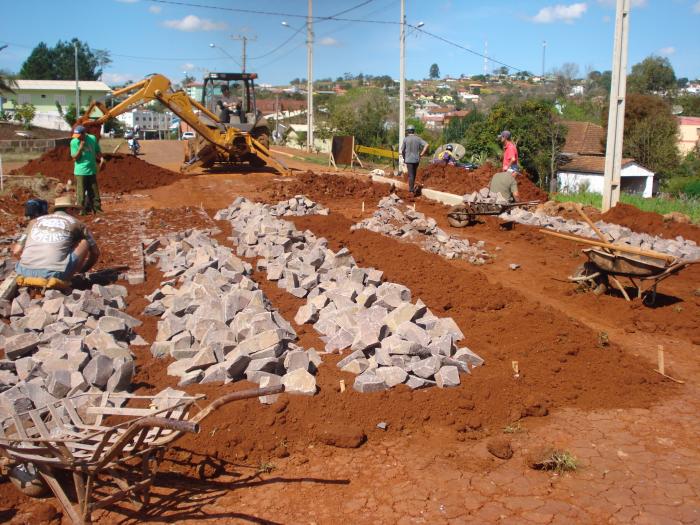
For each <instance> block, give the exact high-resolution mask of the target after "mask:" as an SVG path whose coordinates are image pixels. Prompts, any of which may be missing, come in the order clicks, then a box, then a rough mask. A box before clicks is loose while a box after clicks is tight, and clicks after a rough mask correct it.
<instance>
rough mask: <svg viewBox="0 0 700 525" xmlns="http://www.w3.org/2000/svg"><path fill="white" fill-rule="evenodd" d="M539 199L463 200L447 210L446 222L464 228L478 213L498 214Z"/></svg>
mask: <svg viewBox="0 0 700 525" xmlns="http://www.w3.org/2000/svg"><path fill="white" fill-rule="evenodd" d="M539 203H540V201H528V202H510V203H496V202H465V203H464V204H457V205H455V206H452V207H451V208H450V210H449V211H448V212H447V222H449V223H450V226H453V227H455V228H464V227H465V226H471V225H473V224H475V223H476V218H477V216H479V215H500V214H501V213H505V212H507V211H508V210H510V209H512V208H519V207H527V206H533V205H535V204H539Z"/></svg>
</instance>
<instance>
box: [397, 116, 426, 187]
mask: <svg viewBox="0 0 700 525" xmlns="http://www.w3.org/2000/svg"><path fill="white" fill-rule="evenodd" d="M421 148H422V149H421ZM427 152H428V143H427V142H426V141H424V140H423V139H422V138H420V137H419V136H418V135H416V128H415V127H413V126H407V127H406V138H404V139H403V144H401V156H402V157H403V161H404V163H405V164H406V168H407V169H408V191H410V192H411V193H414V190H415V188H414V184H415V182H416V173H417V172H418V164H419V163H420V158H421V157H422V156H423V155H425V154H426V153H427Z"/></svg>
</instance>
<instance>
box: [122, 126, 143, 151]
mask: <svg viewBox="0 0 700 525" xmlns="http://www.w3.org/2000/svg"><path fill="white" fill-rule="evenodd" d="M124 138H125V139H126V144H127V146H129V151H130V152H131V154H132V155H133V156H134V157H136V156H137V155H138V154H139V151H140V150H141V144H139V139H138V138H137V136H136V134H135V133H131V132H129V133H126V134H125V135H124Z"/></svg>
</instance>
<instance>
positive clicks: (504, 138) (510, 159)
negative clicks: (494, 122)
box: [498, 130, 518, 171]
mask: <svg viewBox="0 0 700 525" xmlns="http://www.w3.org/2000/svg"><path fill="white" fill-rule="evenodd" d="M498 138H499V139H501V144H503V171H508V170H509V169H510V168H512V167H513V165H515V167H516V168H517V167H518V148H517V146H516V145H515V143H514V142H513V141H512V140H511V134H510V131H508V130H503V131H501V134H500V135H499V136H498Z"/></svg>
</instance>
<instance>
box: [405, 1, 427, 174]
mask: <svg viewBox="0 0 700 525" xmlns="http://www.w3.org/2000/svg"><path fill="white" fill-rule="evenodd" d="M400 25H401V34H400V44H401V45H400V47H401V57H400V62H399V150H400V149H401V145H402V144H403V140H404V138H405V137H406V0H401V23H400ZM424 25H425V24H424V23H423V22H419V23H418V24H417V25H416V26H415V27H416V29H418V28H420V27H423V26H424ZM403 162H404V160H403V157H399V173H400V172H401V170H402V169H403Z"/></svg>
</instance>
